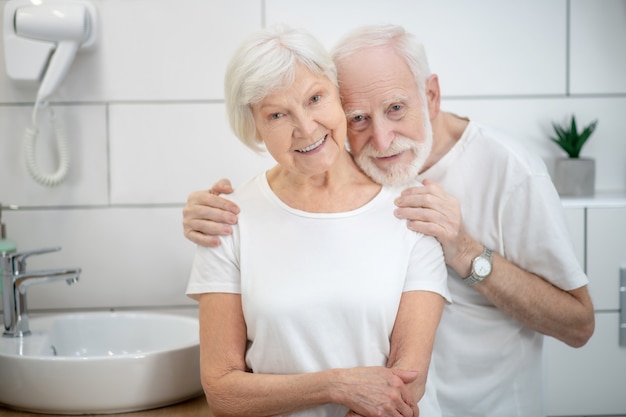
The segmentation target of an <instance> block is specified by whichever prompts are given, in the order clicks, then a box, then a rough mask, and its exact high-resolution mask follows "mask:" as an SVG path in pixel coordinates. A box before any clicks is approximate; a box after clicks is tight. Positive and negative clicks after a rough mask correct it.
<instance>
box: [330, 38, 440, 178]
mask: <svg viewBox="0 0 626 417" xmlns="http://www.w3.org/2000/svg"><path fill="white" fill-rule="evenodd" d="M346 61H347V62H343V63H341V64H339V65H338V70H339V86H340V92H341V96H342V103H343V108H344V110H345V112H346V115H347V118H348V138H349V141H350V149H351V151H352V154H353V155H354V156H355V160H356V162H357V164H358V165H359V166H360V167H361V169H363V171H364V172H365V173H366V174H367V175H369V176H370V177H371V178H372V179H374V180H375V181H376V182H379V183H381V184H395V185H402V184H406V183H409V182H412V181H415V179H416V177H417V175H418V174H419V172H420V170H421V168H422V167H423V165H424V163H425V162H426V159H427V158H428V156H429V155H430V151H431V148H432V128H431V124H430V119H429V116H428V107H427V103H426V97H425V95H424V94H420V93H419V90H418V87H417V85H416V82H415V78H414V76H413V73H412V72H411V70H410V69H409V67H408V65H407V64H406V63H405V61H404V60H403V59H402V58H401V57H400V56H398V55H397V53H396V52H394V51H393V50H389V48H367V49H364V50H362V51H360V52H358V53H356V54H355V55H353V56H352V57H350V59H348V60H346Z"/></svg>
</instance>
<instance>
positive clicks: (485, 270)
mask: <svg viewBox="0 0 626 417" xmlns="http://www.w3.org/2000/svg"><path fill="white" fill-rule="evenodd" d="M492 270H493V251H491V250H490V249H488V248H487V247H485V246H483V250H482V251H481V252H480V254H479V255H478V256H476V257H475V258H474V259H473V260H472V266H471V272H470V274H469V276H467V277H466V278H464V279H463V282H464V283H465V284H467V285H469V286H474V285H475V284H478V283H479V282H482V281H483V280H484V279H486V278H487V277H489V276H490V275H491V272H492Z"/></svg>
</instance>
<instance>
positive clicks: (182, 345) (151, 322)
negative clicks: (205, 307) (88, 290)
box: [0, 312, 202, 414]
mask: <svg viewBox="0 0 626 417" xmlns="http://www.w3.org/2000/svg"><path fill="white" fill-rule="evenodd" d="M30 329H31V332H32V334H31V335H30V336H26V337H24V338H21V339H20V338H7V337H0V403H2V404H4V405H6V406H8V407H11V408H16V409H20V410H24V411H31V412H37V413H48V414H110V413H121V412H129V411H137V410H146V409H150V408H156V407H161V406H164V405H168V404H173V403H176V402H179V401H183V400H186V399H189V398H193V397H196V396H198V395H199V394H201V393H202V386H201V384H200V363H199V354H200V353H199V342H198V320H197V319H195V318H191V317H184V316H178V315H173V314H153V313H128V312H122V313H106V312H104V313H80V314H79V313H76V314H63V315H55V316H44V317H36V318H31V319H30Z"/></svg>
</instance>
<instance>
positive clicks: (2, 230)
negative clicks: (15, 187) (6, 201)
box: [0, 204, 17, 294]
mask: <svg viewBox="0 0 626 417" xmlns="http://www.w3.org/2000/svg"><path fill="white" fill-rule="evenodd" d="M16 249H17V245H16V244H15V242H13V241H12V240H9V239H7V236H6V227H5V226H4V223H2V204H0V257H2V258H4V257H5V256H6V255H8V254H10V253H12V252H15V250H16ZM0 276H2V263H0ZM0 294H2V280H0Z"/></svg>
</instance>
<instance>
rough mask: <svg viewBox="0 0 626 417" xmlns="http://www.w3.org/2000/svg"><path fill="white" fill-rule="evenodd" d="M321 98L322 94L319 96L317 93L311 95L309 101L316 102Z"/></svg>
mask: <svg viewBox="0 0 626 417" xmlns="http://www.w3.org/2000/svg"><path fill="white" fill-rule="evenodd" d="M321 99H322V96H320V95H319V94H316V95H314V96H313V97H311V103H317V102H318V101H320V100H321Z"/></svg>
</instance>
